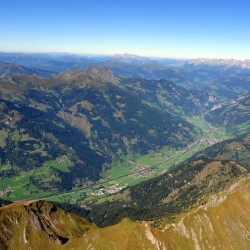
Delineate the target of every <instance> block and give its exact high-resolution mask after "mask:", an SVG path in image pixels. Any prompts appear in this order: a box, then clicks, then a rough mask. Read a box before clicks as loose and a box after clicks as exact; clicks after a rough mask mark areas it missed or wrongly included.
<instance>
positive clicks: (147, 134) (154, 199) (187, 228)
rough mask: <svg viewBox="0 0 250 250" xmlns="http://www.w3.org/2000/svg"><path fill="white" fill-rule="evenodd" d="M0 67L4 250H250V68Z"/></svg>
mask: <svg viewBox="0 0 250 250" xmlns="http://www.w3.org/2000/svg"><path fill="white" fill-rule="evenodd" d="M0 61H1V62H0V249H3V250H7V249H42V250H43V249H119V250H120V249H124V250H125V249H157V250H161V249H180V250H182V249H197V250H199V249H218V250H221V249H250V217H249V208H250V196H249V191H250V175H249V171H250V63H249V61H248V60H246V61H240V60H224V59H214V60H212V59H194V60H185V59H179V60H178V59H161V58H154V59H152V58H146V57H141V56H137V55H131V54H118V55H114V56H83V55H73V54H62V53H60V54H59V53H58V54H57V53H47V54H45V53H44V54H43V53H40V54H32V53H30V54H28V53H0Z"/></svg>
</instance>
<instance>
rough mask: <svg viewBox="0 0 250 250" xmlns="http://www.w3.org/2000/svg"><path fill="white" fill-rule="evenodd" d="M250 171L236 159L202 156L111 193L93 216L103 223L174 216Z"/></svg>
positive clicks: (95, 208) (105, 224) (96, 221)
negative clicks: (224, 159) (157, 175)
mask: <svg viewBox="0 0 250 250" xmlns="http://www.w3.org/2000/svg"><path fill="white" fill-rule="evenodd" d="M247 172H248V171H247V169H246V168H244V167H243V166H241V165H239V164H237V163H235V162H233V161H219V160H209V159H206V158H200V159H197V160H196V161H193V162H192V163H189V164H188V163H185V164H182V165H180V166H178V167H177V168H175V169H172V170H170V171H169V172H168V173H166V174H163V175H161V176H159V177H157V178H154V179H151V180H148V181H145V182H143V183H140V184H138V185H136V186H133V187H131V188H129V189H125V190H124V191H122V192H120V193H119V194H116V195H113V196H111V197H110V199H109V201H105V202H103V203H101V204H96V205H94V206H93V207H92V210H91V211H90V214H89V216H90V218H91V220H92V221H94V222H95V223H96V224H98V225H101V226H107V225H109V224H114V223H117V222H119V221H120V220H122V219H123V218H125V217H130V218H132V219H133V220H156V219H161V218H163V217H165V218H166V217H167V218H169V219H170V218H172V217H175V216H176V214H177V213H180V212H183V211H187V210H189V209H190V208H191V207H195V206H198V205H199V204H201V203H202V201H203V198H204V196H206V195H210V194H213V193H216V192H219V191H220V190H222V189H224V188H226V187H228V185H230V184H232V183H233V182H235V180H237V179H238V178H242V176H244V175H245V174H246V173H247ZM98 203H100V202H98Z"/></svg>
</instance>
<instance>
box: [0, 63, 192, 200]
mask: <svg viewBox="0 0 250 250" xmlns="http://www.w3.org/2000/svg"><path fill="white" fill-rule="evenodd" d="M0 86H1V90H0V92H1V95H0V97H1V102H0V104H1V110H0V124H1V130H0V133H1V139H0V147H1V150H0V156H1V165H2V166H1V173H2V179H1V181H0V188H1V189H5V188H7V187H8V185H9V183H14V184H15V185H16V186H15V187H14V190H16V191H15V197H12V198H13V199H17V198H19V199H20V198H23V197H35V195H37V193H38V192H40V191H41V190H43V191H44V192H49V191H62V190H69V189H71V188H73V187H76V186H78V187H79V186H83V185H86V184H87V182H88V181H89V180H91V181H94V180H97V179H98V178H99V175H100V173H101V171H102V169H103V168H105V167H107V166H108V164H110V162H111V161H112V158H113V157H116V156H117V155H118V154H126V153H140V154H145V153H147V152H148V150H151V149H158V148H160V147H162V146H169V147H170V148H179V147H185V146H186V145H187V144H188V143H190V142H192V141H193V140H194V136H195V131H192V130H193V126H192V125H191V124H190V123H188V122H186V121H185V120H184V119H182V118H180V117H179V116H178V115H174V114H171V113H169V112H167V111H162V110H159V109H157V108H155V107H154V106H152V105H150V104H149V103H148V102H146V101H145V100H143V99H142V98H141V96H139V95H136V94H135V93H130V92H129V91H128V90H126V89H124V88H122V87H120V80H119V78H117V77H116V76H114V75H112V74H111V72H110V71H109V70H108V69H106V68H101V69H97V68H93V67H92V68H89V69H88V70H86V71H75V70H70V71H67V72H65V73H63V74H60V75H57V76H53V77H51V78H39V77H36V76H21V75H15V76H8V77H5V78H1V79H0ZM13 90H15V91H14V92H13ZM18 179H19V181H18ZM17 183H20V185H21V186H20V187H19V186H18V185H17ZM29 185H31V186H29ZM22 194H23V196H22ZM30 195H32V196H30Z"/></svg>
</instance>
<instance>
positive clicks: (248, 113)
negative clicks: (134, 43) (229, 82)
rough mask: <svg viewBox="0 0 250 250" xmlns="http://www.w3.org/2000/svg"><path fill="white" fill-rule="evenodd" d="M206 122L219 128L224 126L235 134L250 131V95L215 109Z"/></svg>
mask: <svg viewBox="0 0 250 250" xmlns="http://www.w3.org/2000/svg"><path fill="white" fill-rule="evenodd" d="M206 120H207V121H209V122H211V123H213V124H215V125H219V126H224V127H226V128H228V129H229V130H231V131H232V132H235V133H240V132H242V131H244V130H245V131H248V130H249V129H250V94H247V95H243V96H240V97H239V98H237V99H235V100H233V101H230V102H225V103H224V104H222V105H219V106H216V107H215V108H213V109H212V110H211V111H210V112H209V113H208V114H207V116H206Z"/></svg>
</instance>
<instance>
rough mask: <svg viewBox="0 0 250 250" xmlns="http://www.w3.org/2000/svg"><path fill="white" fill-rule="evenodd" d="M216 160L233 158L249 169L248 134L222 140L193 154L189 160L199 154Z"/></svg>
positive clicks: (249, 137)
mask: <svg viewBox="0 0 250 250" xmlns="http://www.w3.org/2000/svg"><path fill="white" fill-rule="evenodd" d="M201 155H202V156H204V157H209V158H212V159H218V160H229V159H231V160H234V161H237V162H239V163H240V164H243V165H244V166H245V167H247V168H248V169H250V162H249V158H250V134H249V133H246V134H244V135H241V136H238V137H236V138H233V139H229V140H226V141H222V142H219V143H216V144H214V145H213V146H211V147H208V148H206V149H205V150H204V151H202V152H199V153H197V154H195V155H194V156H193V157H192V158H191V160H193V159H196V158H199V157H200V156H201Z"/></svg>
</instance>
